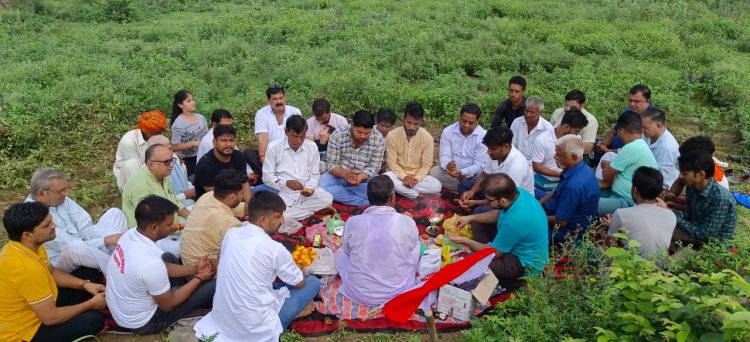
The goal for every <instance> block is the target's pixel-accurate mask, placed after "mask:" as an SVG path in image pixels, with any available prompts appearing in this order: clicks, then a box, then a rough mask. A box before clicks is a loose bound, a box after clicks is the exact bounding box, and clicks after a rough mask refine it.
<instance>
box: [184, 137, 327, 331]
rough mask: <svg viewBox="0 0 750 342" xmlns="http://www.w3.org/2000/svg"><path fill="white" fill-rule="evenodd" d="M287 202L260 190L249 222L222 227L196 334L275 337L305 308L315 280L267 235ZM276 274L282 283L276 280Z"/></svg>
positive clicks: (278, 221) (249, 210)
mask: <svg viewBox="0 0 750 342" xmlns="http://www.w3.org/2000/svg"><path fill="white" fill-rule="evenodd" d="M303 134H304V133H303ZM303 139H304V137H303ZM286 206H287V205H286V203H284V200H282V199H281V197H279V195H277V194H274V193H272V192H267V191H266V192H260V193H258V194H257V195H256V196H255V197H253V198H252V199H251V200H250V202H248V204H247V213H248V221H249V222H244V223H243V226H242V227H239V228H234V229H231V230H229V231H228V232H227V234H226V237H225V239H224V241H223V242H222V245H221V251H222V252H221V253H222V254H221V260H220V261H219V271H218V273H219V276H218V280H217V287H216V295H215V296H214V301H213V310H212V311H211V312H209V313H208V315H206V316H205V317H203V318H202V319H201V320H200V321H198V323H196V324H195V328H194V329H195V336H196V337H197V338H200V339H205V338H207V337H210V336H215V337H214V339H213V341H215V342H244V341H259V342H261V341H269V342H270V341H278V339H279V336H280V335H281V333H282V332H283V331H284V329H285V328H286V327H288V326H289V324H290V323H291V322H292V320H294V318H296V317H297V316H298V315H300V313H302V312H303V310H304V311H309V310H310V307H309V303H310V302H311V301H312V300H313V298H315V296H316V295H317V294H318V292H319V291H320V280H318V278H316V277H315V276H312V275H308V276H307V277H305V276H304V275H303V273H302V271H301V270H300V268H299V267H298V266H297V265H296V264H295V263H294V260H293V259H292V256H291V254H290V253H289V251H288V250H287V249H286V248H284V246H283V245H281V244H280V243H278V242H276V241H274V240H272V239H271V237H270V234H275V233H276V232H278V230H279V227H280V226H281V224H282V222H284V209H285V208H286ZM248 260H252V261H253V262H248ZM277 277H278V278H279V279H281V281H283V282H284V283H285V284H283V285H280V284H275V283H274V281H275V280H276V278H277ZM306 308H307V310H305V309H306ZM306 313H309V312H306Z"/></svg>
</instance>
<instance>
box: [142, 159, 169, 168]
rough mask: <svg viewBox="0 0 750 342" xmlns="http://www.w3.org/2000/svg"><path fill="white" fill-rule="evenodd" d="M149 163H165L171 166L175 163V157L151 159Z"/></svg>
mask: <svg viewBox="0 0 750 342" xmlns="http://www.w3.org/2000/svg"><path fill="white" fill-rule="evenodd" d="M148 162H149V163H161V164H164V166H169V165H172V163H174V159H167V160H149V161H148Z"/></svg>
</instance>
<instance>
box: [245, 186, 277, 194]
mask: <svg viewBox="0 0 750 342" xmlns="http://www.w3.org/2000/svg"><path fill="white" fill-rule="evenodd" d="M250 190H252V192H253V193H254V194H257V193H259V192H261V191H270V192H273V193H274V194H278V193H279V190H276V189H274V188H272V187H270V186H268V185H265V184H261V185H256V186H253V187H251V188H250Z"/></svg>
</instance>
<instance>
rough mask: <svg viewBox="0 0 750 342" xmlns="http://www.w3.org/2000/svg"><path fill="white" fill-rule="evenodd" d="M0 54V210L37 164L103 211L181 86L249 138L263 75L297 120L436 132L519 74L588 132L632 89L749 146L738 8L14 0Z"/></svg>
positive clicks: (724, 3) (735, 2)
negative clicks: (315, 117)
mask: <svg viewBox="0 0 750 342" xmlns="http://www.w3.org/2000/svg"><path fill="white" fill-rule="evenodd" d="M0 58H1V60H2V61H3V65H2V67H0V208H2V207H4V206H5V204H7V202H8V201H11V200H18V199H19V198H21V193H23V192H24V189H26V187H27V185H28V179H29V177H30V175H31V172H32V171H33V170H34V169H36V168H38V167H41V166H56V167H60V168H63V169H64V170H66V171H67V172H68V173H69V174H70V175H71V178H72V179H73V181H74V195H73V197H74V198H75V199H76V200H77V201H78V202H79V203H81V204H82V205H84V206H85V207H86V208H88V209H90V210H91V212H92V213H99V212H100V211H101V209H103V208H106V207H109V206H112V205H118V204H119V194H118V192H117V188H116V186H115V181H114V177H113V175H112V173H111V166H112V164H113V162H114V151H115V148H116V146H117V142H118V139H119V137H120V136H121V135H122V134H123V133H124V132H126V131H127V130H128V129H129V128H130V127H132V126H133V125H134V124H135V123H136V121H137V117H138V115H139V114H140V113H141V112H143V111H146V110H150V109H154V108H159V109H161V110H162V111H164V112H168V111H169V108H170V106H171V98H172V96H173V95H174V93H175V92H176V91H177V90H179V89H188V90H189V91H191V92H192V93H193V95H194V96H195V99H196V102H197V105H198V111H199V112H200V113H204V114H207V115H210V113H211V112H212V111H213V110H214V109H216V108H227V109H229V110H230V111H231V112H232V113H233V114H234V115H235V120H236V121H235V122H236V126H238V131H239V132H240V134H241V140H242V142H243V143H245V144H250V143H252V138H251V129H252V127H251V126H252V115H253V113H254V112H255V111H256V110H257V109H258V108H260V107H261V106H263V105H265V96H264V91H265V88H266V86H267V85H269V84H271V83H280V84H283V85H285V86H286V87H287V99H288V101H289V104H291V105H294V106H297V107H299V108H301V109H302V111H303V113H304V115H305V116H309V115H311V110H310V104H311V102H312V100H313V99H314V98H318V97H324V98H326V99H328V100H329V101H330V102H331V103H332V104H333V109H334V111H335V112H338V113H341V114H344V115H345V116H350V115H351V114H352V113H353V112H354V111H356V110H359V109H370V110H374V109H376V108H378V107H381V106H387V107H391V108H393V109H395V110H396V111H397V112H400V110H401V109H402V108H403V106H404V104H406V103H407V102H409V101H414V100H416V101H420V102H421V103H422V104H423V105H424V107H425V109H426V111H427V124H428V125H429V126H430V127H431V128H432V130H433V131H434V130H437V129H438V128H439V127H440V126H441V125H445V124H448V123H451V122H452V121H454V120H455V117H456V115H457V111H458V109H459V108H460V106H461V105H462V104H464V103H466V102H470V101H471V102H476V103H478V104H480V106H481V108H482V109H483V111H484V113H485V114H487V115H484V116H483V117H482V121H483V122H484V123H485V126H487V123H489V119H490V116H491V113H492V112H493V111H494V109H495V106H497V104H498V103H499V102H500V101H502V100H503V99H504V98H505V97H506V84H507V80H508V78H509V77H510V76H513V75H515V74H522V75H524V76H526V78H527V79H528V83H529V86H528V88H527V95H539V96H541V97H542V98H543V99H544V100H545V101H546V102H547V104H546V109H545V112H544V113H543V114H545V116H547V117H549V114H550V113H551V112H552V110H553V109H554V108H556V107H559V106H561V105H562V103H563V97H564V95H565V93H566V92H567V91H568V90H570V89H573V88H578V89H581V90H583V91H584V92H585V93H586V95H587V108H588V110H589V111H590V112H591V113H593V114H594V115H596V116H597V117H598V118H599V122H600V134H603V133H604V130H605V129H606V128H607V127H610V125H611V124H612V122H613V121H614V120H615V118H616V116H617V114H619V113H620V112H621V111H622V109H623V108H624V107H625V105H626V103H625V99H626V93H627V90H628V89H629V88H630V87H631V86H632V85H634V84H636V83H644V84H647V85H648V86H650V87H651V89H652V91H653V97H652V100H653V103H654V104H655V105H656V106H657V107H659V108H662V109H665V110H666V111H667V115H668V126H669V127H670V129H671V130H672V131H673V132H675V135H676V136H677V138H678V140H683V139H684V138H686V137H688V136H691V135H696V134H709V135H712V136H713V137H714V138H715V140H716V141H717V142H718V143H719V151H720V153H719V157H720V158H722V159H724V158H725V157H726V154H727V153H729V152H732V153H739V154H742V153H744V151H745V149H746V148H747V147H750V2H748V1H744V0H703V1H698V0H581V1H571V0H565V1H563V0H559V1H553V0H548V1H521V0H512V1H491V0H486V1H481V0H476V1H363V0H353V1H320V0H290V1H261V0H258V1H241V0H235V1H210V0H172V1H170V0H78V1H63V0H25V1H20V0H16V1H13V4H12V5H11V8H10V9H0ZM741 213H742V216H741V217H740V220H741V221H742V222H741V225H740V226H738V235H739V236H740V237H742V239H743V241H744V242H743V243H746V242H747V239H748V235H749V234H748V224H747V217H749V216H750V215H748V212H747V211H746V210H742V211H741ZM744 246H747V247H748V248H750V244H745V245H744ZM743 255H744V256H743V257H746V256H747V255H746V254H743ZM696 258H702V256H697V257H696ZM748 260H750V257H748V259H743V261H748ZM749 263H750V262H749ZM738 264H741V263H738ZM701 270H702V271H705V272H708V270H707V269H701ZM737 271H740V270H739V269H737ZM550 307H553V306H550ZM578 318H582V319H583V320H584V321H585V320H586V319H589V316H585V315H583V314H581V315H580V316H579V317H578ZM529 322H531V321H529ZM516 323H517V322H516ZM527 323H528V322H527ZM498 324H499V323H498ZM593 324H599V323H590V324H589V326H587V329H588V330H587V331H588V334H589V336H585V335H586V334H584V335H582V336H580V337H588V338H593V336H594V334H595V333H596V331H595V330H594V329H593ZM568 328H570V329H573V328H572V326H569V327H568ZM570 329H569V330H564V329H562V330H554V328H549V329H548V331H547V333H548V335H545V336H557V338H558V339H559V338H560V337H561V336H574V335H575V334H574V333H576V332H577V331H578V330H575V331H573V330H570ZM576 329H577V328H576ZM505 333H507V331H506V332H503V334H505ZM477 336H478V337H477V340H481V339H482V336H484V335H477ZM518 336H521V335H518ZM537 337H538V338H541V340H544V339H545V338H543V337H539V336H536V335H535V336H534V338H537ZM526 338H530V337H529V336H526Z"/></svg>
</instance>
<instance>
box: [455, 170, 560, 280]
mask: <svg viewBox="0 0 750 342" xmlns="http://www.w3.org/2000/svg"><path fill="white" fill-rule="evenodd" d="M484 183H485V186H484V194H485V197H486V198H487V200H488V201H489V204H490V205H491V206H492V207H493V208H494V209H495V210H491V211H488V212H484V213H481V214H477V215H469V216H461V217H459V218H458V219H457V220H456V228H457V229H461V228H462V227H464V226H465V225H466V224H468V223H472V222H478V223H484V224H495V225H496V228H495V229H494V230H493V231H487V232H482V234H481V235H479V234H477V231H476V230H474V238H475V240H471V239H469V238H466V237H464V236H453V237H451V238H450V239H451V241H453V242H455V243H461V244H464V245H467V246H468V247H469V248H471V250H473V251H479V250H482V249H485V248H487V247H494V248H497V255H496V256H495V258H494V259H493V260H492V262H490V270H492V272H493V273H494V274H495V276H496V277H497V279H498V280H499V281H500V285H502V286H504V287H508V288H513V287H517V286H518V278H520V277H523V276H535V275H539V274H541V273H542V269H543V268H544V265H546V264H547V258H548V257H549V237H548V235H547V220H546V218H545V215H544V209H542V206H541V205H539V202H537V200H536V199H535V198H534V196H533V195H532V194H531V193H529V192H528V191H525V190H524V189H521V188H518V187H516V184H515V183H514V182H513V180H512V179H511V178H510V177H508V175H506V174H499V175H492V176H489V177H487V179H486V180H485V181H484ZM489 241H492V242H491V243H490V244H489V245H487V244H486V243H487V242H489Z"/></svg>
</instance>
